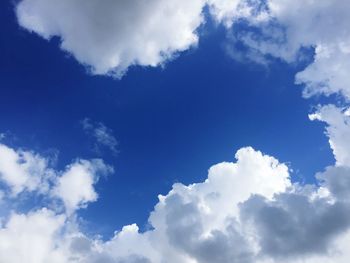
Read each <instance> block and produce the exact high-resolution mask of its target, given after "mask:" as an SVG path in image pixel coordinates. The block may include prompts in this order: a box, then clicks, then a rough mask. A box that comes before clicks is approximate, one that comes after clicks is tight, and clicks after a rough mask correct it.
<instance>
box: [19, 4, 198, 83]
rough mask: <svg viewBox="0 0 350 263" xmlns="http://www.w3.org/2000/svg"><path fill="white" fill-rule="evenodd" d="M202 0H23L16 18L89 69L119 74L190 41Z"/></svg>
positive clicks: (194, 38) (160, 58)
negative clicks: (58, 43)
mask: <svg viewBox="0 0 350 263" xmlns="http://www.w3.org/2000/svg"><path fill="white" fill-rule="evenodd" d="M204 3H205V1H204V0H194V1H186V0H180V1H166V2H165V1H161V0H151V1H146V2H145V1H141V2H140V1H138V0H131V1H119V0H118V1H114V0H108V1H103V2H101V1H97V0H93V1H89V3H87V2H86V1H82V0H74V1H70V0H63V1H55V0H50V1H46V0H23V1H21V2H20V3H19V4H18V6H17V7H16V13H17V17H18V21H19V24H20V25H21V26H23V27H24V28H26V29H28V30H30V31H33V32H36V33H37V34H39V35H40V36H42V37H44V38H46V39H50V38H52V37H53V36H59V37H60V38H61V48H62V49H63V50H65V51H67V52H69V53H71V54H73V55H74V57H75V58H76V59H77V60H78V61H79V62H80V63H82V64H84V65H87V66H89V67H90V69H91V72H92V73H93V74H109V75H113V76H116V77H118V76H121V75H122V74H123V73H124V72H125V71H126V69H127V68H128V67H129V66H132V65H141V66H158V65H160V64H162V63H164V62H165V61H166V60H168V59H171V58H172V57H173V56H174V55H175V54H176V53H177V52H181V51H184V50H186V49H188V48H190V47H191V46H195V45H196V44H197V41H198V37H197V34H196V32H195V31H196V29H197V28H198V26H199V25H200V24H201V23H202V21H203V17H202V8H203V5H204Z"/></svg>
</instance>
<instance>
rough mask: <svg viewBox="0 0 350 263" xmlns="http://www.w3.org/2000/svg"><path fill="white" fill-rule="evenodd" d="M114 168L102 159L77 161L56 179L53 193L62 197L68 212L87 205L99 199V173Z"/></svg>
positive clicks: (106, 172)
mask: <svg viewBox="0 0 350 263" xmlns="http://www.w3.org/2000/svg"><path fill="white" fill-rule="evenodd" d="M111 172H112V168H111V167H109V166H106V165H105V164H104V163H103V162H102V161H101V160H92V161H85V160H81V161H77V162H75V163H74V164H72V165H70V166H69V167H67V170H66V171H65V172H64V173H63V174H62V175H61V176H59V177H57V179H56V185H55V187H54V188H53V190H52V192H53V195H54V196H56V197H58V198H60V199H61V200H62V201H63V203H64V205H65V208H66V209H67V211H68V213H72V212H74V211H75V210H77V209H78V208H81V207H85V206H86V205H87V203H89V202H94V201H96V200H97V197H98V195H97V193H96V192H95V189H94V184H95V183H96V182H97V180H98V175H99V174H108V173H111Z"/></svg>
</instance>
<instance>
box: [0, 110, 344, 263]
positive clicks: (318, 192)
mask: <svg viewBox="0 0 350 263" xmlns="http://www.w3.org/2000/svg"><path fill="white" fill-rule="evenodd" d="M334 116H336V117H334ZM310 118H311V119H313V120H320V121H324V122H326V123H327V135H328V136H329V139H330V143H331V147H332V149H333V151H334V154H335V159H336V164H335V165H334V166H331V167H327V168H326V169H325V171H323V172H320V173H318V174H317V175H316V178H317V180H318V183H317V184H315V185H300V184H298V183H292V182H291V178H290V173H289V169H288V167H287V166H286V165H285V164H283V163H280V162H279V161H278V160H277V159H275V158H273V157H271V156H268V155H264V154H262V153H261V152H259V151H256V150H254V149H252V148H250V147H247V148H242V149H240V150H239V151H238V152H237V153H236V156H235V157H236V160H237V161H236V162H226V163H219V164H217V165H214V166H212V167H211V168H210V169H209V171H208V178H207V179H206V180H205V181H204V182H202V183H196V184H192V185H187V186H186V185H183V184H180V183H178V184H175V185H173V187H172V189H171V191H170V192H169V193H168V194H167V195H165V196H159V202H158V204H157V205H156V206H155V208H154V210H153V212H152V213H151V214H150V217H149V223H150V225H151V226H152V229H151V230H148V231H146V232H139V229H138V227H137V225H135V224H132V225H128V226H125V227H123V229H122V230H120V231H117V232H116V233H115V236H114V237H113V238H112V239H110V240H107V241H103V240H100V239H98V238H94V237H90V236H87V235H85V234H84V233H82V232H81V231H80V230H79V223H78V222H79V220H77V211H79V209H81V208H83V207H86V206H87V205H88V203H90V202H93V201H96V199H97V193H96V192H95V190H94V184H95V183H96V181H97V179H98V176H99V174H101V173H104V174H105V173H110V172H111V171H112V168H111V167H109V166H107V165H106V164H104V163H103V162H102V161H101V160H91V161H87V160H84V161H82V160H79V161H76V162H74V163H72V164H70V165H68V166H67V167H66V169H65V170H64V171H56V170H54V169H53V168H49V167H48V163H49V161H48V160H47V159H46V158H44V157H42V156H40V155H38V154H35V153H33V152H30V151H23V150H15V149H12V148H9V147H8V146H5V145H3V144H2V145H1V149H2V150H1V151H0V159H1V160H7V162H6V164H7V166H5V165H4V164H3V163H2V164H1V165H0V167H1V172H0V175H1V177H0V178H1V183H2V184H3V185H5V186H6V187H5V188H4V190H5V191H8V193H11V194H10V195H8V196H7V197H6V198H4V199H3V201H2V202H7V203H11V202H12V201H13V200H14V199H16V200H17V201H18V202H20V201H21V193H22V194H23V193H24V192H28V193H30V194H32V195H45V197H46V200H47V201H46V202H47V203H48V204H49V205H46V206H45V205H43V207H42V208H39V209H38V208H33V209H31V210H29V212H22V213H21V212H17V211H15V210H14V211H13V212H12V213H11V214H9V215H5V216H3V218H2V220H1V221H2V222H3V223H2V225H1V228H0V259H1V261H4V262H8V263H19V262H23V260H25V261H26V262H29V263H32V262H33V263H34V262H35V263H40V262H48V261H50V262H74V263H76V262H84V263H99V262H101V263H102V262H159V263H160V262H169V263H172V262H174V263H175V262H189V263H192V262H200V263H206V262H208V263H209V262H222V263H225V262H230V263H231V262H247V263H249V262H281V261H283V262H310V263H313V262H346V260H347V258H348V256H350V250H349V249H348V248H347V245H346V244H347V242H348V241H349V239H350V233H349V231H350V191H349V189H350V162H349V159H348V156H349V149H350V148H349V147H344V146H345V145H346V144H347V143H348V140H347V138H348V136H350V129H348V128H347V127H346V126H347V125H349V122H350V117H349V115H348V114H347V111H346V110H343V109H339V108H336V107H335V106H332V105H329V106H324V107H321V108H319V110H318V111H317V112H316V113H315V114H313V115H310ZM344 143H345V144H344ZM343 147H344V148H343ZM32 160H36V161H35V162H33V161H32ZM17 174H19V175H20V176H21V178H22V177H23V178H27V179H21V180H16V183H14V180H13V179H8V178H11V176H14V178H16V177H15V176H16V175H17ZM28 178H31V180H30V181H31V182H32V183H31V184H30V185H28V183H27V182H28V180H29V179H28ZM15 194H17V195H15ZM57 203H58V204H61V205H57ZM348 233H349V234H348Z"/></svg>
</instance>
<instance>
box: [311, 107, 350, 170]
mask: <svg viewBox="0 0 350 263" xmlns="http://www.w3.org/2000/svg"><path fill="white" fill-rule="evenodd" d="M310 119H311V120H320V121H323V122H325V123H327V125H328V126H327V128H326V131H327V136H328V137H329V144H330V146H331V148H332V150H333V153H334V157H335V159H336V162H337V165H338V166H350V151H349V149H350V132H349V131H350V117H349V116H348V114H347V112H346V110H343V109H340V108H337V107H336V106H334V105H327V106H323V107H321V108H320V109H319V110H318V112H316V113H314V114H311V115H310Z"/></svg>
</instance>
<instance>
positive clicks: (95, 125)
mask: <svg viewBox="0 0 350 263" xmlns="http://www.w3.org/2000/svg"><path fill="white" fill-rule="evenodd" d="M80 123H81V125H82V127H83V130H84V132H85V133H86V134H87V135H88V136H90V137H92V138H93V139H94V140H95V143H94V150H95V151H97V152H101V148H107V149H109V150H110V151H111V152H112V153H113V154H117V153H118V149H117V146H118V141H117V139H116V138H115V137H114V135H113V130H112V129H110V128H108V127H106V126H105V125H104V124H103V123H102V122H93V121H92V120H90V119H88V118H85V119H84V120H82V121H81V122H80Z"/></svg>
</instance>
